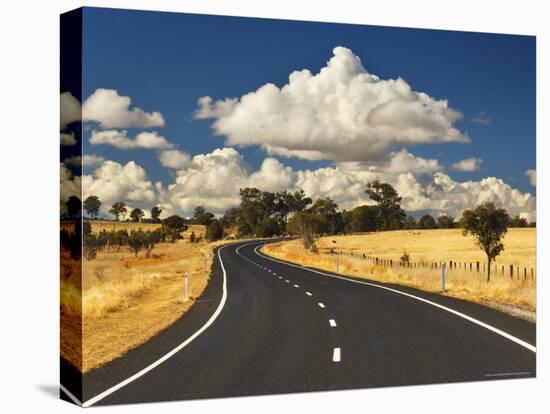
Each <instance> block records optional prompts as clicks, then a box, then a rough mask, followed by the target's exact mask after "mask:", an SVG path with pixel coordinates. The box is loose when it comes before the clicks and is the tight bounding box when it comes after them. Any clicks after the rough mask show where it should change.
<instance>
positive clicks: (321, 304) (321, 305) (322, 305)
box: [317, 302, 325, 308]
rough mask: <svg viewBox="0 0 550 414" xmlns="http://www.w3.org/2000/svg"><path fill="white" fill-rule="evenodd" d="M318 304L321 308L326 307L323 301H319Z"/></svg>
mask: <svg viewBox="0 0 550 414" xmlns="http://www.w3.org/2000/svg"><path fill="white" fill-rule="evenodd" d="M317 305H319V307H320V308H324V307H325V305H324V304H323V303H321V302H319V303H318V304H317Z"/></svg>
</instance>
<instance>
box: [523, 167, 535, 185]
mask: <svg viewBox="0 0 550 414" xmlns="http://www.w3.org/2000/svg"><path fill="white" fill-rule="evenodd" d="M525 175H526V176H527V177H529V183H531V185H532V186H533V187H536V186H537V170H527V171H525Z"/></svg>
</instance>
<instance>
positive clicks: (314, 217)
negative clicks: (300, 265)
mask: <svg viewBox="0 0 550 414" xmlns="http://www.w3.org/2000/svg"><path fill="white" fill-rule="evenodd" d="M321 221H322V219H321V216H319V215H318V214H315V213H311V212H309V211H300V212H298V213H296V214H294V215H293V216H292V217H291V218H290V219H289V220H288V231H289V232H290V233H291V234H294V235H297V236H299V237H300V238H301V239H302V243H303V245H304V248H306V249H310V250H311V251H312V252H317V246H316V244H315V234H316V233H318V228H319V226H320V225H322V223H321Z"/></svg>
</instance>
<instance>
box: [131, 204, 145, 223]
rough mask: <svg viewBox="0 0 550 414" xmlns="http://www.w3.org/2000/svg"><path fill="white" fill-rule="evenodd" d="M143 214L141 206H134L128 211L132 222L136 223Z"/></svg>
mask: <svg viewBox="0 0 550 414" xmlns="http://www.w3.org/2000/svg"><path fill="white" fill-rule="evenodd" d="M143 216H145V213H144V212H143V210H142V209H141V208H134V209H132V211H131V212H130V219H131V220H132V221H133V222H134V223H138V222H140V221H141V219H142V218H143Z"/></svg>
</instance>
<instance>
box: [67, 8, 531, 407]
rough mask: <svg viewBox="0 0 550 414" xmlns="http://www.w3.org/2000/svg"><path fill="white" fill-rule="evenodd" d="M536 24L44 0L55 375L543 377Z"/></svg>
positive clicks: (317, 385)
mask: <svg viewBox="0 0 550 414" xmlns="http://www.w3.org/2000/svg"><path fill="white" fill-rule="evenodd" d="M535 49H536V39H535V37H533V36H518V35H513V34H490V33H468V32H459V31H444V30H425V29H410V28H395V27H377V26H369V25H351V24H333V23H317V22H304V21H286V20H274V19H256V18H239V17H227V16H211V15H198V14H185V13H166V12H163V13H160V12H147V11H129V10H117V9H101V8H81V9H78V10H74V11H71V12H68V13H65V14H63V15H62V16H61V54H60V56H61V78H60V85H61V90H60V105H61V108H60V112H61V119H60V144H61V146H60V148H61V152H60V153H61V159H60V161H61V164H60V186H61V192H60V194H61V199H60V220H61V223H60V242H61V246H60V259H61V269H60V288H61V303H60V312H61V350H60V353H61V355H60V365H61V368H60V370H61V375H60V376H61V384H60V388H61V391H60V393H61V397H62V398H63V399H65V400H67V401H69V402H73V403H75V404H78V405H82V406H85V407H88V406H93V405H111V404H127V403H143V402H154V401H170V400H187V399H198V398H216V397H235V396H248V395H265V394H281V393H293V392H311V391H327V390H344V389H357V388H374V387H393V386H400V385H421V384H440V383H451V382H461V381H487V380H501V379H517V378H521V379H525V378H534V377H535V376H536V337H535V333H536V281H537V269H536V213H537V212H536V162H535V160H536V127H535V125H536V122H535V121H536V120H535V112H536V111H535V110H536V107H535V104H536V102H535V89H536V88H535V63H536V56H535Z"/></svg>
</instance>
